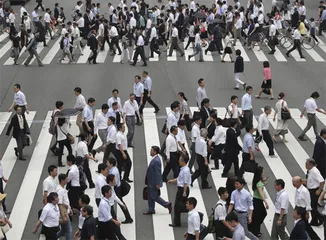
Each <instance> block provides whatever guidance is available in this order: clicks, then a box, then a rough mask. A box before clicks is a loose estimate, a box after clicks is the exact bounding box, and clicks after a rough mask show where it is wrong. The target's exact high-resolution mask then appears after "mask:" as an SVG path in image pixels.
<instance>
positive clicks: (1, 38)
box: [0, 32, 9, 43]
mask: <svg viewBox="0 0 326 240" xmlns="http://www.w3.org/2000/svg"><path fill="white" fill-rule="evenodd" d="M8 36H9V34H8V33H6V32H4V33H3V34H1V35H0V43H1V42H3V40H5V39H6V38H7V37H8Z"/></svg>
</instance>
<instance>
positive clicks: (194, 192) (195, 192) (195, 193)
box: [166, 108, 214, 240]
mask: <svg viewBox="0 0 326 240" xmlns="http://www.w3.org/2000/svg"><path fill="white" fill-rule="evenodd" d="M190 111H192V110H190ZM169 112H171V109H170V108H166V114H168V113H169ZM192 112H193V111H192ZM185 139H186V138H185ZM185 149H186V150H187V152H188V153H190V150H189V147H188V142H187V141H186V142H185ZM189 190H190V193H189V197H195V198H196V199H197V206H196V209H197V211H199V212H202V213H203V214H204V216H203V224H204V225H205V226H207V224H208V216H209V215H210V214H211V213H207V212H206V208H205V203H204V200H203V196H202V194H201V190H200V187H199V183H198V179H196V180H195V181H194V182H193V187H190V189H189ZM204 191H205V190H204ZM175 192H177V191H175ZM212 207H213V206H212ZM209 209H210V208H209ZM205 239H207V240H214V236H213V234H208V235H207V236H206V237H205Z"/></svg>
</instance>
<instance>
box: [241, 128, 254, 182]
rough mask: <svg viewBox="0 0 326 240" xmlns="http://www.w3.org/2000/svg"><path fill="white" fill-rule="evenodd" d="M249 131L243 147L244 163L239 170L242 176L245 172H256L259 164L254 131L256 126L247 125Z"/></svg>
mask: <svg viewBox="0 0 326 240" xmlns="http://www.w3.org/2000/svg"><path fill="white" fill-rule="evenodd" d="M246 131H247V133H246V134H245V136H244V138H243V148H242V151H243V152H242V165H241V168H240V171H239V176H238V177H240V178H242V176H243V174H244V172H252V173H253V172H255V170H256V167H257V166H258V164H257V163H256V161H255V155H254V152H255V150H256V149H255V141H254V138H253V135H252V133H253V132H254V127H253V126H252V125H248V126H246Z"/></svg>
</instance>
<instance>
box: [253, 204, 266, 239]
mask: <svg viewBox="0 0 326 240" xmlns="http://www.w3.org/2000/svg"><path fill="white" fill-rule="evenodd" d="M253 205H254V210H253V213H252V222H251V224H249V225H248V229H249V231H250V232H252V234H254V235H255V236H257V235H258V234H259V233H260V226H261V224H262V223H263V222H264V219H265V217H266V216H267V212H266V208H265V206H264V202H263V200H261V199H258V198H253Z"/></svg>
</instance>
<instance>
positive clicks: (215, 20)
mask: <svg viewBox="0 0 326 240" xmlns="http://www.w3.org/2000/svg"><path fill="white" fill-rule="evenodd" d="M212 23H224V21H223V20H222V19H219V18H215V19H213V21H212Z"/></svg>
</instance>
